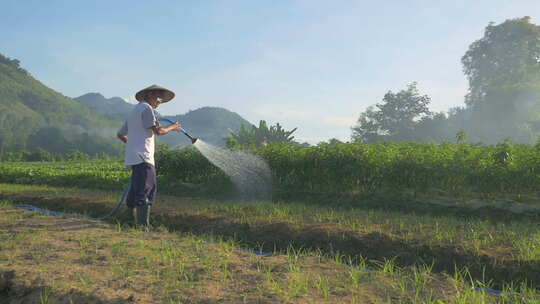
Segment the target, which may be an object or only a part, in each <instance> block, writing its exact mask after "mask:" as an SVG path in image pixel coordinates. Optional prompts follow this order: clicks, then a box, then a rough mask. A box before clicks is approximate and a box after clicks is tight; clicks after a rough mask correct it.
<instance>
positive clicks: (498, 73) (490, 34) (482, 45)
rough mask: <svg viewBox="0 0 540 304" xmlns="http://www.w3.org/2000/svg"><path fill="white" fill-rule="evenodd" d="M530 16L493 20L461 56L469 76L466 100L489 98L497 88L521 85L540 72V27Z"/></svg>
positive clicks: (474, 101)
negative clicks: (494, 22)
mask: <svg viewBox="0 0 540 304" xmlns="http://www.w3.org/2000/svg"><path fill="white" fill-rule="evenodd" d="M530 21H531V18H530V17H523V18H517V19H511V20H506V21H505V22H503V23H501V24H498V25H495V24H493V23H490V24H489V25H488V26H487V27H486V29H485V32H484V36H483V37H482V38H480V39H479V40H476V41H475V42H473V43H472V44H471V45H470V46H469V49H468V51H467V52H466V53H465V55H464V56H463V57H462V58H461V61H462V63H463V70H464V72H465V75H466V76H467V78H468V80H469V92H468V94H467V96H466V99H465V103H466V104H467V105H468V106H472V105H475V104H478V103H481V102H483V101H485V100H487V97H488V95H489V91H490V90H492V89H494V88H501V87H509V86H510V87H511V86H522V85H524V84H526V83H530V81H531V79H536V80H538V75H539V74H540V73H539V72H540V27H539V26H537V25H535V24H533V23H531V22H530Z"/></svg>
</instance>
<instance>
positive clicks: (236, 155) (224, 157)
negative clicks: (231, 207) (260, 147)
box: [193, 139, 272, 200]
mask: <svg viewBox="0 0 540 304" xmlns="http://www.w3.org/2000/svg"><path fill="white" fill-rule="evenodd" d="M193 145H194V146H195V148H197V149H198V150H199V152H201V154H202V155H203V156H204V157H206V158H207V159H208V160H209V161H210V162H211V163H212V164H214V165H215V166H217V167H218V168H220V169H221V170H222V171H223V172H224V173H225V174H226V175H227V176H228V177H229V178H230V179H231V181H232V182H233V184H234V185H235V186H236V188H237V189H238V191H239V192H240V198H242V199H247V200H270V199H271V196H272V173H271V171H270V167H269V166H268V164H267V163H266V162H265V161H264V160H263V159H261V158H260V157H257V156H256V155H253V154H250V153H246V152H242V151H231V150H227V149H223V148H219V147H216V146H213V145H211V144H208V143H206V142H204V141H202V140H200V139H199V140H197V141H196V142H195V143H194V144H193Z"/></svg>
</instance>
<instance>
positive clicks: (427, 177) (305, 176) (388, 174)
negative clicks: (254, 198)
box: [0, 141, 540, 198]
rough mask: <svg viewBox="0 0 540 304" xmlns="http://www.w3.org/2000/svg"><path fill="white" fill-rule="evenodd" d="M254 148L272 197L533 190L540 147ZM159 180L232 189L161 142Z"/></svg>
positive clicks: (91, 166) (121, 174)
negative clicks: (270, 184)
mask: <svg viewBox="0 0 540 304" xmlns="http://www.w3.org/2000/svg"><path fill="white" fill-rule="evenodd" d="M256 153H257V154H258V155H259V156H261V157H262V158H263V159H265V160H266V161H267V162H268V164H269V165H270V168H271V169H272V174H273V189H274V196H275V197H277V198H289V197H298V196H305V195H307V194H310V195H332V196H341V195H352V194H359V193H364V194H365V193H373V192H379V191H383V192H387V191H390V192H393V193H401V192H409V191H412V192H414V193H428V192H430V191H434V190H436V191H444V192H445V193H447V194H450V195H457V196H461V195H463V193H479V194H482V195H484V196H491V197H494V196H497V195H508V194H515V195H517V196H519V195H521V194H527V193H535V192H537V191H540V149H538V147H537V146H535V145H523V144H515V143H512V142H510V141H505V142H501V143H499V144H497V145H490V146H488V145H473V144H470V143H466V142H462V143H459V144H454V143H450V142H446V143H443V144H440V145H437V144H431V143H408V142H403V143H395V142H394V143H393V142H384V143H376V144H365V143H336V144H335V145H330V144H328V143H323V144H319V145H317V146H312V147H302V146H299V145H296V144H287V143H276V144H270V145H267V146H264V147H261V148H260V149H258V150H257V151H256ZM157 172H158V180H159V183H160V185H162V186H165V187H164V188H165V189H173V190H174V189H175V188H176V187H179V186H182V183H190V184H199V185H204V187H205V188H204V189H205V190H204V191H206V192H208V193H214V194H218V193H221V194H223V193H224V192H227V193H228V191H231V189H232V187H231V184H230V182H229V180H228V178H227V177H226V176H225V175H224V173H223V172H221V171H220V170H219V169H218V168H217V167H215V166H214V165H213V164H211V163H210V162H209V161H208V160H207V159H206V158H204V156H202V155H201V154H200V153H199V152H198V151H197V150H196V149H193V148H185V149H180V150H178V149H170V148H168V147H166V146H160V148H159V149H158V153H157ZM128 176H129V171H126V170H124V169H123V166H122V164H121V163H120V162H118V161H103V160H101V161H92V160H90V161H84V162H77V161H75V162H45V163H41V164H39V163H6V162H4V163H2V164H1V165H0V182H10V183H11V182H15V183H25V184H26V183H27V184H49V185H59V186H78V187H87V188H100V189H120V188H121V187H122V186H123V185H124V184H125V182H126V181H127V177H128Z"/></svg>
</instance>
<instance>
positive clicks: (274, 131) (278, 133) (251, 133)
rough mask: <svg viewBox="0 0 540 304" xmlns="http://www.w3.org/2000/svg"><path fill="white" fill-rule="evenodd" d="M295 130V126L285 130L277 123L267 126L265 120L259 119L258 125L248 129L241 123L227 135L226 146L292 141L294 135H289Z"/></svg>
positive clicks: (255, 145)
mask: <svg viewBox="0 0 540 304" xmlns="http://www.w3.org/2000/svg"><path fill="white" fill-rule="evenodd" d="M296 130H297V128H294V129H292V130H290V131H286V130H285V129H283V127H282V126H281V125H280V124H279V123H276V124H275V125H274V126H270V127H268V125H267V123H266V121H264V120H261V121H260V122H259V127H256V126H252V127H251V128H249V129H248V128H246V127H245V126H244V125H241V126H240V130H238V132H237V133H234V132H231V133H230V135H229V137H227V147H230V148H231V147H237V146H244V147H260V146H261V145H266V144H270V143H277V142H289V143H293V142H294V136H291V135H292V134H293V133H294V132H295V131H296Z"/></svg>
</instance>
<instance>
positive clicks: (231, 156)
mask: <svg viewBox="0 0 540 304" xmlns="http://www.w3.org/2000/svg"><path fill="white" fill-rule="evenodd" d="M156 117H157V118H158V120H162V121H165V122H168V123H170V124H174V123H176V121H174V120H171V119H168V118H165V117H163V116H161V115H160V114H159V113H157V112H156ZM179 131H180V132H182V133H184V135H186V136H187V137H188V138H189V139H190V140H191V143H192V144H195V143H197V144H196V145H194V146H195V148H196V149H197V150H199V152H200V153H201V154H202V155H203V156H204V157H205V158H206V159H208V161H210V162H211V163H212V164H214V165H215V166H216V167H218V168H220V169H221V170H222V171H223V172H224V173H225V174H226V175H227V176H228V177H229V178H230V179H231V181H232V182H233V184H234V185H235V186H236V188H237V190H238V191H239V192H240V195H241V198H243V199H259V200H269V199H271V196H272V174H271V171H270V167H269V166H268V164H267V163H266V162H265V161H264V160H263V159H261V158H260V157H258V156H256V155H253V154H250V153H246V152H242V151H231V150H227V149H224V148H220V147H216V146H214V145H211V144H209V143H206V142H204V141H202V140H198V138H196V137H193V136H191V135H190V134H189V133H188V132H187V131H186V130H185V129H184V128H182V127H180V130H179Z"/></svg>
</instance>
